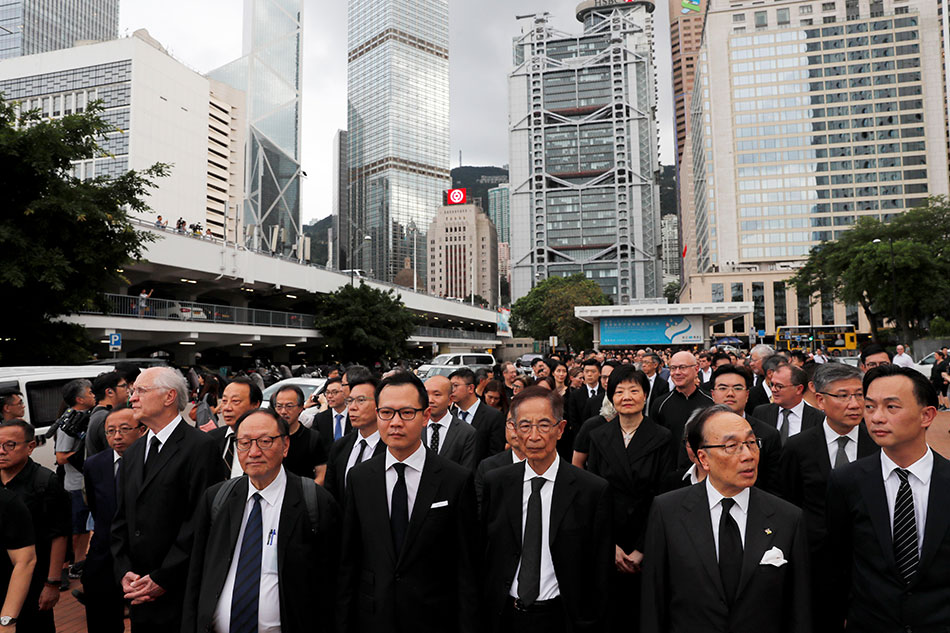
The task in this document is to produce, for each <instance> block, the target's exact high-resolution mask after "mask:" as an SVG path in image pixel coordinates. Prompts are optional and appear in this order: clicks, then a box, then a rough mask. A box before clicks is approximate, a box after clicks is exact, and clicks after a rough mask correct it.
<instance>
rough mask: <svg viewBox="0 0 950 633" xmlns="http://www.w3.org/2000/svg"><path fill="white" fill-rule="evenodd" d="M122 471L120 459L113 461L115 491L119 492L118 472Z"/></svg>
mask: <svg viewBox="0 0 950 633" xmlns="http://www.w3.org/2000/svg"><path fill="white" fill-rule="evenodd" d="M120 470H122V458H121V457H120V458H119V459H117V460H115V489H116V492H118V490H119V471H120Z"/></svg>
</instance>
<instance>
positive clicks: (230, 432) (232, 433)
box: [224, 424, 234, 437]
mask: <svg viewBox="0 0 950 633" xmlns="http://www.w3.org/2000/svg"><path fill="white" fill-rule="evenodd" d="M224 428H226V429H227V431H225V432H224V437H228V436H229V435H234V427H233V426H230V425H227V424H226V425H225V426H224Z"/></svg>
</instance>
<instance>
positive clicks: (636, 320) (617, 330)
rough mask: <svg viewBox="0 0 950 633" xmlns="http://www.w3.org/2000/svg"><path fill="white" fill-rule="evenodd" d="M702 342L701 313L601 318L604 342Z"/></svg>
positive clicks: (602, 341) (660, 343)
mask: <svg viewBox="0 0 950 633" xmlns="http://www.w3.org/2000/svg"><path fill="white" fill-rule="evenodd" d="M702 342H703V318H702V317H701V316H690V317H683V316H668V317H615V318H605V319H601V320H600V344H601V345H694V344H701V343H702Z"/></svg>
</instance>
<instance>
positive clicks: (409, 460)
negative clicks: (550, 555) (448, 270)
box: [337, 372, 481, 633]
mask: <svg viewBox="0 0 950 633" xmlns="http://www.w3.org/2000/svg"><path fill="white" fill-rule="evenodd" d="M428 399H429V397H428V394H427V393H426V390H425V386H424V385H423V384H422V382H421V381H420V380H419V379H418V378H416V377H415V376H414V375H412V374H409V373H405V372H399V373H396V374H394V375H392V376H390V377H389V378H386V379H385V380H383V381H382V383H380V385H379V388H378V389H377V392H376V402H377V405H378V406H377V409H376V412H377V415H378V418H379V422H378V423H379V429H380V433H381V436H382V439H383V441H384V442H385V443H386V445H387V450H386V454H385V455H384V456H380V457H378V458H374V459H371V460H369V461H368V462H365V463H363V464H360V465H359V466H357V467H356V468H354V469H353V471H352V472H351V473H350V479H349V483H348V485H347V488H346V511H345V514H344V521H343V547H342V550H343V558H342V564H341V568H340V576H339V589H340V591H339V602H338V611H337V616H338V617H337V623H338V628H337V630H338V633H349V632H354V633H355V632H357V631H360V632H362V631H372V632H373V633H410V632H411V633H437V632H438V633H442V632H446V633H455V632H461V631H465V632H469V631H471V632H475V631H480V630H481V629H480V628H479V604H478V601H477V599H476V592H477V590H478V585H477V581H476V561H475V555H476V551H477V547H476V537H477V534H476V530H475V527H476V526H475V523H476V520H477V514H476V510H475V488H474V486H473V484H472V474H471V473H470V472H469V471H467V470H465V469H464V468H462V467H461V466H459V465H458V464H454V463H452V462H450V461H449V460H447V459H443V458H442V457H439V456H438V455H436V454H435V453H433V452H432V451H429V450H427V449H426V448H425V446H424V445H423V443H422V429H423V427H424V426H425V423H426V420H427V419H428V417H429V406H428Z"/></svg>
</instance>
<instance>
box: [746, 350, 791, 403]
mask: <svg viewBox="0 0 950 633" xmlns="http://www.w3.org/2000/svg"><path fill="white" fill-rule="evenodd" d="M786 362H787V361H786V360H785V359H784V358H783V357H781V356H778V355H776V354H775V350H774V349H772V347H771V346H769V345H765V344H759V345H756V346H755V347H753V348H752V351H750V352H749V369H751V370H752V373H753V384H752V391H750V392H749V402H748V404H747V405H746V413H749V414H754V412H755V409H756V407H758V406H761V405H763V404H769V403H770V402H772V390H771V387H770V381H771V379H772V376H771V374H772V372H773V371H775V370H776V369H777V368H778V367H779V366H781V365H783V364H785V363H786Z"/></svg>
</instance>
